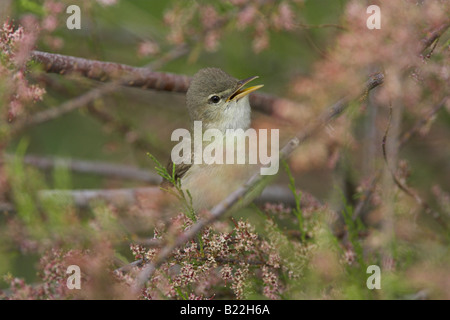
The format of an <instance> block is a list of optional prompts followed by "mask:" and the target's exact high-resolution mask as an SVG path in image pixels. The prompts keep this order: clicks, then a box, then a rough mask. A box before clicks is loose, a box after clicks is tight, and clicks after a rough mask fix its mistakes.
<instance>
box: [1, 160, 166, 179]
mask: <svg viewBox="0 0 450 320" xmlns="http://www.w3.org/2000/svg"><path fill="white" fill-rule="evenodd" d="M5 158H6V159H10V158H12V156H11V155H6V156H5ZM23 162H24V163H26V164H28V165H32V166H35V167H37V168H39V169H43V170H51V169H54V168H55V167H57V166H59V165H64V166H65V167H67V168H68V169H69V170H71V171H75V172H80V173H88V174H95V175H100V176H106V177H109V178H116V179H126V180H134V181H141V182H145V183H149V184H159V183H160V182H161V177H160V176H159V175H158V174H156V173H153V172H151V171H149V170H144V169H139V168H136V167H134V166H127V165H118V164H112V163H109V162H100V161H86V160H79V159H66V158H59V157H43V156H36V155H26V156H24V157H23Z"/></svg>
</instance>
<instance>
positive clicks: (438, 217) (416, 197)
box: [382, 99, 447, 229]
mask: <svg viewBox="0 0 450 320" xmlns="http://www.w3.org/2000/svg"><path fill="white" fill-rule="evenodd" d="M444 100H445V99H444ZM391 116H392V107H390V108H389V123H388V126H387V128H386V132H385V134H384V136H383V143H382V147H383V158H384V161H385V163H386V166H387V168H388V170H389V172H390V174H391V176H392V180H394V182H395V184H396V185H397V186H398V187H399V189H400V190H402V191H403V192H404V193H406V194H407V195H408V196H410V197H412V198H413V199H414V200H415V201H416V202H417V203H418V204H419V205H420V206H421V207H422V208H423V209H424V211H425V212H426V213H427V214H429V215H430V216H431V217H433V218H434V219H435V220H436V221H437V222H438V223H439V224H440V225H441V226H442V227H443V228H444V229H447V223H446V222H445V221H444V220H443V219H442V217H441V215H440V214H439V213H438V212H437V211H435V210H433V209H432V208H431V207H430V205H429V204H428V203H427V202H426V201H425V200H423V199H422V198H421V197H420V195H419V194H418V193H417V192H416V191H415V190H414V189H412V188H410V187H408V186H406V185H405V184H404V183H402V182H401V181H400V179H399V178H398V177H397V175H396V173H395V172H394V171H393V170H392V168H391V167H390V165H389V161H388V156H387V152H386V140H387V135H388V132H389V128H390V124H391Z"/></svg>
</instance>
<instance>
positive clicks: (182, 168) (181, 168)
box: [161, 159, 192, 188]
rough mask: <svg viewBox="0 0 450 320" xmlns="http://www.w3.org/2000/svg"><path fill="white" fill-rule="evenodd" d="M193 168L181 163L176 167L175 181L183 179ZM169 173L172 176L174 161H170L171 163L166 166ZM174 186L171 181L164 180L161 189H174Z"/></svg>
mask: <svg viewBox="0 0 450 320" xmlns="http://www.w3.org/2000/svg"><path fill="white" fill-rule="evenodd" d="M191 166H192V164H185V163H180V164H178V165H176V166H175V180H178V179H181V178H182V177H183V176H184V175H185V174H186V172H187V171H188V170H189V168H190V167H191ZM166 169H167V172H168V173H169V174H172V170H173V162H172V159H170V160H169V163H168V164H167V166H166ZM172 186H173V184H172V182H171V181H169V180H166V179H163V181H162V182H161V187H163V188H169V187H172Z"/></svg>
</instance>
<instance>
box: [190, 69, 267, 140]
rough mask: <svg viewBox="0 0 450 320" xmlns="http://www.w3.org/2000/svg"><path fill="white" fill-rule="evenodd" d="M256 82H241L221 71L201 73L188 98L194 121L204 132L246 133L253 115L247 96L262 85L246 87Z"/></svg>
mask: <svg viewBox="0 0 450 320" xmlns="http://www.w3.org/2000/svg"><path fill="white" fill-rule="evenodd" d="M256 78H258V77H257V76H254V77H250V78H247V79H244V80H238V79H236V78H234V77H232V76H230V75H229V74H227V73H226V72H224V71H223V70H221V69H219V68H205V69H201V70H200V71H198V72H197V73H196V74H195V75H194V77H193V78H192V81H191V84H190V86H189V89H188V91H187V95H186V104H187V108H188V111H189V115H190V117H191V121H202V123H203V128H204V129H208V128H217V129H219V130H221V131H225V130H226V129H238V128H241V129H247V128H248V127H249V126H250V114H251V109H250V104H249V100H248V94H249V93H251V92H253V91H255V90H258V89H259V88H261V87H262V86H263V85H257V86H253V87H248V88H244V86H245V85H246V84H247V83H249V82H250V81H252V80H254V79H256Z"/></svg>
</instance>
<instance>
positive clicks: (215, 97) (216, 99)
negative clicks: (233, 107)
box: [209, 96, 220, 103]
mask: <svg viewBox="0 0 450 320" xmlns="http://www.w3.org/2000/svg"><path fill="white" fill-rule="evenodd" d="M209 100H210V101H211V102H212V103H218V102H219V101H220V97H219V96H212V97H211V98H210V99H209Z"/></svg>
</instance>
